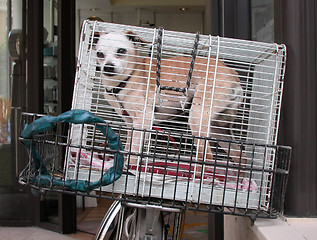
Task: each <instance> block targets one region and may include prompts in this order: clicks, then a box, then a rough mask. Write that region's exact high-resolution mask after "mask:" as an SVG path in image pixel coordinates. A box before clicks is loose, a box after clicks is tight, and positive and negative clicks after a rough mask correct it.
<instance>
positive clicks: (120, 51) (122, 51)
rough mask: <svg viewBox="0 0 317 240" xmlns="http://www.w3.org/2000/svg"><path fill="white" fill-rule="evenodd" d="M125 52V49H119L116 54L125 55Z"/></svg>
mask: <svg viewBox="0 0 317 240" xmlns="http://www.w3.org/2000/svg"><path fill="white" fill-rule="evenodd" d="M126 52H127V49H125V48H119V49H118V51H117V53H118V54H126Z"/></svg>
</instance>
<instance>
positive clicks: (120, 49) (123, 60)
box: [94, 31, 145, 88]
mask: <svg viewBox="0 0 317 240" xmlns="http://www.w3.org/2000/svg"><path fill="white" fill-rule="evenodd" d="M138 42H145V41H144V40H143V39H141V38H140V37H138V36H137V35H136V34H135V33H133V32H130V31H129V32H125V33H118V32H111V33H101V34H99V38H98V41H97V42H96V44H95V47H94V50H95V53H96V58H97V66H98V69H99V70H100V71H101V78H102V79H103V80H107V86H106V87H107V88H111V87H115V86H117V85H118V84H119V82H120V81H123V80H125V79H127V78H128V77H129V76H131V74H133V70H134V69H135V64H136V63H137V62H138V59H137V56H138V49H137V43H138Z"/></svg>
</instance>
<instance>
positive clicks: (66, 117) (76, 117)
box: [21, 109, 124, 192]
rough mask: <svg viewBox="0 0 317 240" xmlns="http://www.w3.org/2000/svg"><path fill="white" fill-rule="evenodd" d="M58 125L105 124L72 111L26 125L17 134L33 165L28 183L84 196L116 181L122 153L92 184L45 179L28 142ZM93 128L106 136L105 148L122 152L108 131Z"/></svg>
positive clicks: (117, 142) (116, 138)
mask: <svg viewBox="0 0 317 240" xmlns="http://www.w3.org/2000/svg"><path fill="white" fill-rule="evenodd" d="M58 122H68V123H74V124H84V123H105V121H104V120H103V119H101V118H99V117H97V116H96V115H94V114H92V113H90V112H88V111H85V110H79V109H75V110H70V111H68V112H65V113H62V114H61V115H59V116H57V117H54V116H44V117H42V118H39V119H37V120H35V121H34V122H32V123H31V124H30V125H26V126H25V127H24V129H23V131H22V133H21V137H22V139H25V140H22V142H23V143H24V145H25V146H26V148H27V149H28V151H30V153H31V155H32V159H33V161H34V170H35V177H32V178H31V179H30V180H31V181H32V182H33V183H34V184H39V185H40V186H50V185H51V184H52V186H63V187H66V188H69V189H71V190H78V191H82V192H87V191H92V190H93V189H95V188H97V187H100V186H106V185H109V184H111V183H113V182H114V181H116V180H117V179H119V178H120V176H121V174H122V169H123V164H124V157H123V154H122V153H117V154H115V157H114V166H112V167H111V168H110V169H109V170H108V171H107V172H105V174H104V175H103V176H102V177H101V178H100V179H99V181H96V182H88V181H86V180H77V181H76V180H66V181H63V180H58V179H56V178H53V177H52V176H51V175H49V173H48V171H47V169H46V166H45V164H44V162H43V161H41V156H40V154H39V153H38V152H37V151H36V142H35V141H32V138H33V136H34V135H35V134H39V133H44V132H46V131H48V130H51V129H53V128H54V127H55V126H56V124H57V123H58ZM96 128H97V129H98V130H100V131H101V132H102V133H103V134H104V135H105V136H107V140H108V145H109V147H110V148H111V149H112V150H118V151H123V146H122V143H121V141H120V139H119V138H118V136H117V135H116V134H115V132H114V131H113V130H112V129H111V128H110V127H106V126H100V125H96ZM40 169H41V170H42V172H41V174H39V170H40Z"/></svg>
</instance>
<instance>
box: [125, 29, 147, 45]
mask: <svg viewBox="0 0 317 240" xmlns="http://www.w3.org/2000/svg"><path fill="white" fill-rule="evenodd" d="M125 34H126V36H127V37H128V39H129V40H130V41H132V42H134V43H136V42H139V43H150V42H148V41H145V40H144V39H143V38H140V37H139V36H138V35H137V34H136V33H134V32H132V31H126V32H125Z"/></svg>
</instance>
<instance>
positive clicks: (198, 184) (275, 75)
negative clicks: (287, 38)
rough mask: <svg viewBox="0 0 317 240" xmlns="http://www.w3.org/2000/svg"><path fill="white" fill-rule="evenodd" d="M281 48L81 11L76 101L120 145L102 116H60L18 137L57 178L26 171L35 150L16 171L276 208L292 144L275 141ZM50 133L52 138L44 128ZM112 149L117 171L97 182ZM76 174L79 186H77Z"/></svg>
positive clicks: (251, 208)
mask: <svg viewBox="0 0 317 240" xmlns="http://www.w3.org/2000/svg"><path fill="white" fill-rule="evenodd" d="M285 52H286V50H285V46H284V45H278V44H269V43H259V42H252V41H245V40H237V39H229V38H221V37H212V36H204V35H200V34H198V33H197V34H189V33H181V32H173V31H166V30H163V29H148V28H140V27H134V26H127V25H119V24H112V23H101V22H91V21H86V22H85V23H84V25H83V27H82V33H81V42H80V47H79V54H78V62H77V72H76V79H75V88H74V97H73V106H72V108H73V109H84V110H87V111H89V112H92V113H94V114H96V115H97V116H99V117H100V118H102V119H104V120H106V122H107V124H106V128H108V127H109V126H110V127H111V129H113V131H114V132H115V133H116V134H117V135H118V138H119V139H120V140H121V141H122V143H123V145H124V146H125V148H124V150H123V149H119V148H118V149H110V148H109V145H108V144H109V143H108V140H107V137H106V136H105V134H104V133H102V132H100V130H99V128H98V126H99V125H102V123H95V124H87V123H82V124H77V125H76V124H67V123H58V124H57V127H56V129H61V128H62V125H67V126H66V128H67V129H68V131H66V132H65V131H61V130H56V129H55V130H54V131H53V133H54V134H53V136H52V135H50V134H47V133H42V134H40V138H38V139H32V140H27V139H25V140H27V141H35V142H37V144H38V148H39V152H40V150H41V149H42V150H41V153H40V155H41V156H42V157H41V159H43V160H41V161H42V162H43V163H44V165H45V166H46V165H48V167H45V169H46V170H47V172H49V174H50V176H57V175H58V177H59V181H60V183H61V184H59V186H56V184H54V181H53V180H52V179H53V178H52V177H51V178H48V182H46V184H43V183H42V182H41V181H40V180H37V181H35V182H34V181H33V180H31V179H34V176H35V175H37V176H38V175H39V178H41V177H40V175H41V174H39V173H41V171H37V172H34V170H32V169H34V166H33V165H32V164H34V163H32V155H31V154H30V155H29V156H30V163H29V166H28V167H27V168H26V169H25V171H23V172H22V174H21V176H20V181H21V183H24V184H30V185H32V186H33V187H36V188H41V189H46V190H55V191H63V192H69V193H73V194H74V193H75V194H80V195H90V196H95V197H101V198H114V199H119V200H121V201H128V202H137V203H142V204H150V205H158V206H167V207H175V208H182V209H193V210H201V211H213V212H222V213H228V214H236V215H244V216H250V217H276V216H277V214H278V213H279V212H281V211H282V210H283V201H284V194H285V188H286V182H287V176H288V169H289V162H290V152H291V149H290V148H289V147H283V146H276V142H277V134H278V124H279V115H280V107H281V98H282V90H283V77H284V68H285ZM33 117H34V118H36V116H35V115H34V116H33ZM29 118H30V115H25V116H24V121H25V122H24V124H25V123H26V122H28V121H29V120H28V119H29ZM48 136H50V138H53V140H50V141H43V140H41V138H42V137H44V138H47V137H48ZM40 146H42V147H40ZM46 146H47V147H46ZM50 148H54V149H55V150H50V151H49V150H47V149H50ZM118 154H123V155H124V161H125V166H124V170H123V173H122V176H121V177H120V178H119V179H118V180H116V181H115V182H113V183H111V184H108V185H105V184H102V183H101V182H100V181H99V180H100V179H102V178H103V176H104V175H105V173H106V172H108V171H109V169H111V168H113V167H114V168H116V167H117V166H118V165H117V163H116V162H117V161H118V157H117V155H118ZM46 155H49V157H47V156H46ZM52 155H54V157H53V156H52ZM45 159H49V160H45ZM52 159H54V160H52ZM62 162H65V164H62ZM53 163H54V164H53ZM39 166H42V165H41V164H40V165H39ZM57 173H59V174H57ZM69 181H72V183H71V184H70V185H68V184H69ZM98 181H99V182H98ZM83 182H85V186H86V187H87V188H85V189H79V188H78V187H77V186H78V185H81V184H82V183H83ZM65 183H67V184H65ZM90 183H97V184H95V185H94V188H90V185H93V184H90ZM70 186H71V187H70ZM91 189H97V190H98V193H97V194H93V193H91V192H90V190H91ZM119 195H120V196H119Z"/></svg>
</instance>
